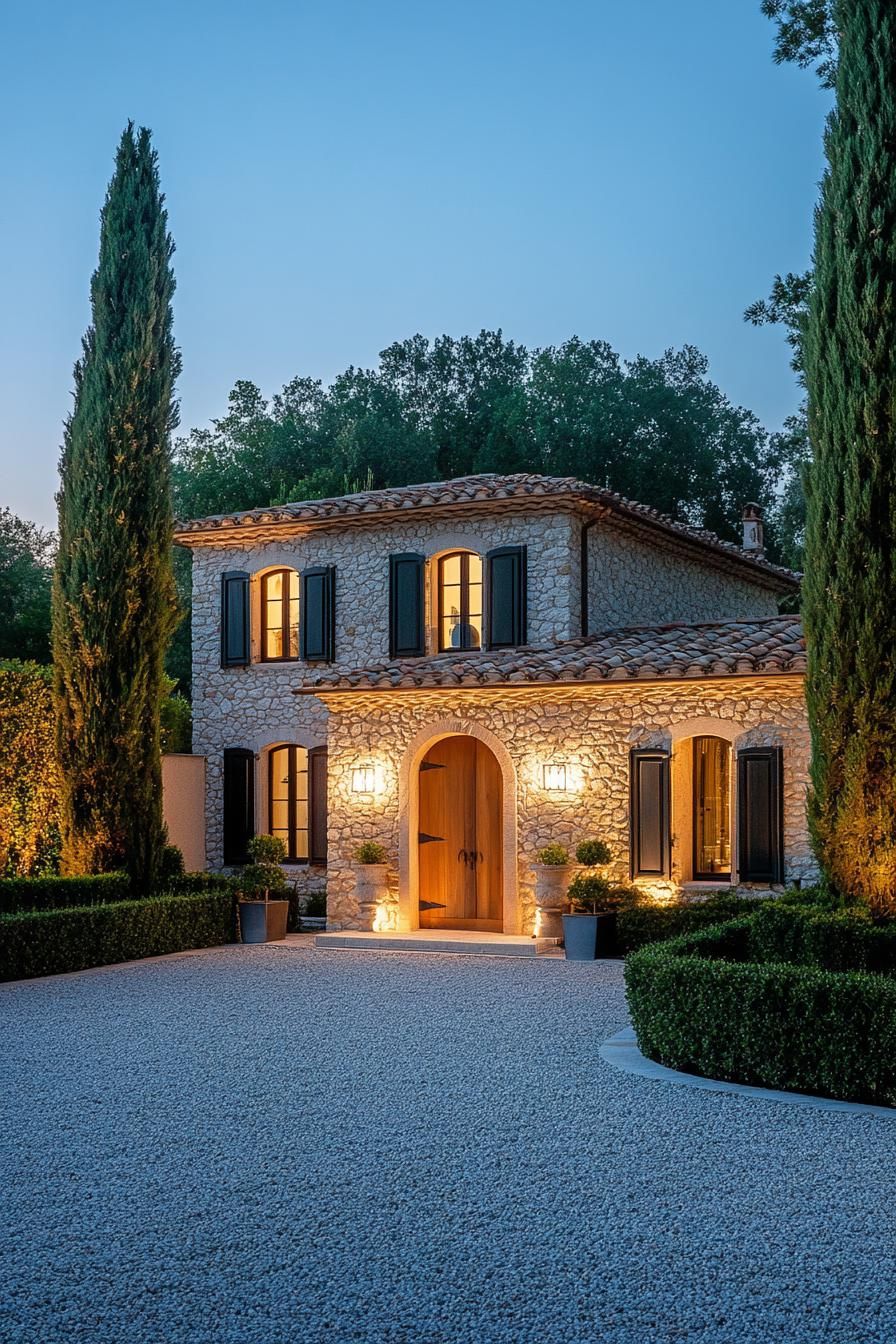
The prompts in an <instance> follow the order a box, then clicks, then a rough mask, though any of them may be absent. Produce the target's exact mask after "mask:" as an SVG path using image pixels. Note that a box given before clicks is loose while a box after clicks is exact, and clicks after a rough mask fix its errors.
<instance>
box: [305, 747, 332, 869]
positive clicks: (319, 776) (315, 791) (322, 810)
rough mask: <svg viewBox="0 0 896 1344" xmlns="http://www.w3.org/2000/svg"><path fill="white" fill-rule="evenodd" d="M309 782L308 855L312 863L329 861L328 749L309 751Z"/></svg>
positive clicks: (319, 748)
mask: <svg viewBox="0 0 896 1344" xmlns="http://www.w3.org/2000/svg"><path fill="white" fill-rule="evenodd" d="M308 784H309V788H310V792H311V816H310V826H309V836H308V857H309V859H310V860H311V862H312V863H326V861H327V749H326V747H314V748H313V749H312V750H311V751H309V753H308Z"/></svg>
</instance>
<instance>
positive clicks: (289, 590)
mask: <svg viewBox="0 0 896 1344" xmlns="http://www.w3.org/2000/svg"><path fill="white" fill-rule="evenodd" d="M298 656H299V576H298V573H297V572H296V570H294V569H273V570H271V572H270V573H269V574H265V575H263V576H262V580H261V657H262V661H263V662H266V663H274V662H282V661H285V660H286V659H289V658H298Z"/></svg>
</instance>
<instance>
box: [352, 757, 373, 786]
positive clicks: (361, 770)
mask: <svg viewBox="0 0 896 1344" xmlns="http://www.w3.org/2000/svg"><path fill="white" fill-rule="evenodd" d="M375 792H376V766H374V765H368V764H365V765H356V766H354V767H353V769H352V793H375Z"/></svg>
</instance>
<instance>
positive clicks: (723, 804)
mask: <svg viewBox="0 0 896 1344" xmlns="http://www.w3.org/2000/svg"><path fill="white" fill-rule="evenodd" d="M694 771H695V776H696V778H695V794H694V804H695V811H696V816H695V818H694V832H695V849H694V869H695V876H697V877H701V876H706V877H714V876H716V875H721V874H728V873H730V872H731V808H730V798H731V746H730V743H728V742H724V741H723V740H722V739H721V738H719V737H698V738H695V739H694Z"/></svg>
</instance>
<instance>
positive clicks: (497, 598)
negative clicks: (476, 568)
mask: <svg viewBox="0 0 896 1344" xmlns="http://www.w3.org/2000/svg"><path fill="white" fill-rule="evenodd" d="M485 559H486V566H487V569H486V589H487V593H488V596H487V602H488V631H487V635H488V647H489V648H490V649H512V648H516V646H517V645H519V644H525V642H526V547H525V546H499V547H498V548H497V550H494V551H489V552H488V554H487V555H486V557H485Z"/></svg>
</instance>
